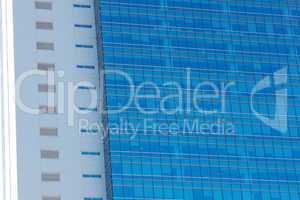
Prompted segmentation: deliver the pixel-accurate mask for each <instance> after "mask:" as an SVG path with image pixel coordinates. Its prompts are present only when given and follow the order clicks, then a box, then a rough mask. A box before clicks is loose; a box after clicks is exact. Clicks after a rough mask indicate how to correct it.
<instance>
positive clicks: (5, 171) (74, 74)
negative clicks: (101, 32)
mask: <svg viewBox="0 0 300 200" xmlns="http://www.w3.org/2000/svg"><path fill="white" fill-rule="evenodd" d="M1 15H2V17H1V32H0V36H1V40H0V42H1V48H0V52H1V77H0V78H1V83H0V89H1V91H0V92H1V98H0V103H1V104H0V113H1V120H0V128H1V137H0V164H1V165H0V181H2V182H0V183H2V184H1V185H0V186H1V187H0V199H4V200H29V199H30V200H71V199H72V200H91V199H93V200H100V199H101V200H102V199H103V200H105V199H106V192H105V175H104V163H103V162H104V161H103V146H102V141H101V137H100V134H101V133H99V132H98V133H95V132H93V131H91V129H84V128H80V127H79V122H80V121H82V120H83V119H84V120H85V121H86V120H88V121H89V123H99V122H100V114H99V112H98V110H99V109H96V108H97V106H98V105H97V104H92V105H90V102H91V94H94V93H96V94H97V93H99V91H98V90H99V75H98V74H99V71H98V58H97V44H96V43H97V42H96V29H95V14H94V2H93V0H26V1H24V0H1ZM29 71H31V72H32V73H35V75H34V76H29V77H28V78H26V79H25V80H24V81H23V82H22V84H21V87H20V93H18V88H19V85H20V84H19V82H21V81H20V80H21V79H20V77H22V76H24V74H26V73H28V72H29ZM48 74H53V75H54V77H55V78H54V82H51V83H49V82H47V75H48ZM71 86H72V88H73V86H78V87H76V92H75V98H74V102H75V104H76V106H77V108H78V109H77V110H78V111H80V112H81V113H76V112H75V114H74V116H70V110H71V109H73V107H70V105H71V104H70V101H69V99H70V98H68V95H70V93H69V92H70V89H68V87H71ZM86 86H89V87H86ZM94 87H95V88H94ZM74 91H75V89H74ZM49 97H53V98H54V100H53V102H52V101H50V102H49ZM69 97H70V96H69ZM15 98H16V99H17V100H20V101H21V103H22V104H24V105H26V106H28V107H30V108H32V109H35V110H38V113H36V114H33V113H28V112H27V111H25V110H24V108H22V107H20V103H19V102H18V101H16V100H15ZM97 101H98V99H96V102H97ZM73 111H74V110H72V111H71V112H73ZM1 195H2V196H1Z"/></svg>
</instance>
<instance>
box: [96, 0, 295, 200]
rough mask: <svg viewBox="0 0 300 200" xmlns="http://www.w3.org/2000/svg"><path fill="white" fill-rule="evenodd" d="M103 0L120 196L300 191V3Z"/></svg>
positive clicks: (251, 195)
mask: <svg viewBox="0 0 300 200" xmlns="http://www.w3.org/2000/svg"><path fill="white" fill-rule="evenodd" d="M99 4H100V7H101V11H100V12H99V13H100V15H99V26H100V27H101V36H102V37H101V38H102V42H101V43H102V46H101V49H103V64H104V68H105V70H106V71H110V73H109V74H106V76H105V89H106V104H107V110H109V111H114V110H118V109H121V108H122V107H124V105H125V104H126V103H127V102H128V99H130V97H132V96H133V98H134V99H138V104H136V102H135V101H133V102H132V103H130V104H129V105H128V107H127V109H126V110H124V111H123V112H120V113H115V114H114V113H109V114H108V115H107V117H108V122H107V126H108V127H109V128H110V129H109V131H110V136H109V142H110V160H111V161H110V162H111V163H110V164H111V166H112V196H113V199H189V200H192V199H195V200H196V199H197V200H198V199H223V200H228V199H233V200H235V199H255V200H257V199H290V200H292V199H293V200H296V199H299V198H300V195H299V191H300V187H299V182H300V170H299V167H298V165H299V164H300V145H299V144H300V137H299V136H300V123H299V122H300V117H299V116H300V101H299V100H300V87H299V86H300V67H299V61H300V59H299V56H300V45H299V44H300V24H299V19H300V3H299V2H298V1H293V0H288V1H273V0H272V1H270V0H268V1H267V0H255V1H251V2H250V1H245V0H230V1H229V0H201V1H197V0H189V1H183V0H182V1H178V0H146V1H145V0H144V1H140V0H129V1H128V0H126V1H125V0H105V1H100V3H99ZM99 9H100V8H99ZM112 71H115V73H112ZM120 71H121V72H124V73H125V74H126V75H128V77H130V79H132V84H133V85H134V88H135V89H137V88H138V89H139V92H138V93H137V92H135V93H132V92H131V90H130V87H129V86H130V85H129V81H128V79H126V78H125V77H124V76H120V73H119V72H120ZM170 82H172V83H177V85H176V84H167V83H170ZM145 83H147V84H145ZM149 83H151V84H149ZM199 84H200V86H199ZM176 86H180V87H176ZM178 88H180V89H178ZM158 91H159V95H158ZM179 91H180V92H179ZM198 92H200V93H198ZM174 93H175V94H180V95H179V96H180V97H182V99H180V98H172V99H169V100H166V101H164V102H163V108H165V109H166V110H169V111H172V110H173V111H174V110H176V108H178V107H179V108H182V109H179V111H178V112H175V113H173V114H170V113H166V112H164V110H162V109H161V108H162V100H163V99H164V97H166V96H168V95H171V94H174ZM203 93H204V94H206V95H207V96H204V97H205V98H204V97H203V96H202V98H196V102H193V100H195V98H194V97H195V95H196V97H197V95H200V96H201V95H203ZM141 94H142V95H146V94H147V95H152V98H142V97H141ZM137 105H138V106H140V107H141V108H142V111H143V112H141V109H140V108H137ZM151 111H154V112H153V113H151ZM260 114H263V115H260ZM274 116H275V118H274ZM276 116H277V117H278V119H279V120H277V121H276V119H277V118H276ZM268 119H269V120H268ZM145 120H146V122H147V123H148V124H145ZM272 120H273V121H272ZM186 121H187V123H192V124H188V125H189V127H188V129H186V127H185V126H186V124H184V123H183V122H186ZM274 121H275V123H273V122H274ZM193 123H198V126H199V127H200V128H199V129H194V128H193V125H194V124H193ZM128 124H129V127H130V126H131V125H132V126H134V127H135V128H136V129H135V130H131V131H129V132H128V126H127V125H128ZM162 124H163V125H164V126H162V127H160V129H158V128H157V126H159V125H162ZM170 124H175V125H177V127H176V128H177V132H176V133H175V134H173V132H171V133H170V126H169V125H170ZM116 125H119V127H118V128H119V129H118V131H119V132H118V133H117V134H116ZM196 125H197V124H196ZM196 125H195V126H196ZM126 126H127V127H126Z"/></svg>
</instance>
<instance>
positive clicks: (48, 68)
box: [34, 1, 61, 200]
mask: <svg viewBox="0 0 300 200" xmlns="http://www.w3.org/2000/svg"><path fill="white" fill-rule="evenodd" d="M34 6H35V9H36V10H37V11H38V12H42V13H43V12H51V11H52V10H53V3H52V2H51V1H35V4H34ZM35 28H36V30H37V31H41V33H43V31H53V30H54V23H53V22H51V21H40V20H38V19H37V21H36V22H35ZM36 49H37V50H38V51H40V53H42V54H48V53H52V52H54V51H55V43H54V42H52V41H37V42H36ZM37 70H39V71H41V72H46V73H54V72H55V64H54V63H49V62H47V61H46V62H45V61H43V60H39V61H38V63H37ZM46 79H47V78H46ZM45 81H47V80H45ZM37 91H38V92H39V94H40V95H41V96H44V95H47V96H48V97H51V98H53V99H54V98H55V94H56V85H55V84H51V85H49V84H48V83H47V84H46V83H39V84H38V85H37ZM39 113H40V115H49V114H54V115H55V114H57V107H56V105H55V103H54V100H53V102H48V103H47V104H41V105H39ZM39 132H40V136H41V138H43V139H50V138H55V137H58V129H57V128H56V127H40V130H39ZM59 158H60V152H59V150H57V149H52V148H41V149H40V159H41V162H46V161H47V162H49V161H51V162H57V161H58V160H59ZM60 181H61V174H60V172H57V171H48V170H47V171H44V170H43V169H42V172H41V182H43V183H45V184H46V183H50V182H51V183H59V182H60ZM41 199H42V200H61V197H60V195H58V194H42V197H41Z"/></svg>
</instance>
